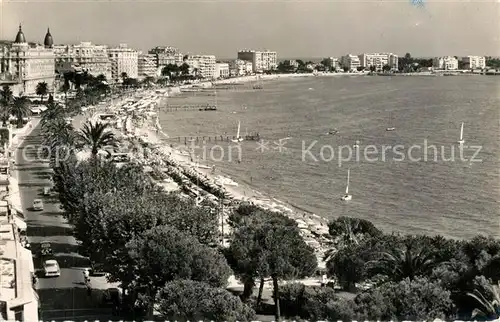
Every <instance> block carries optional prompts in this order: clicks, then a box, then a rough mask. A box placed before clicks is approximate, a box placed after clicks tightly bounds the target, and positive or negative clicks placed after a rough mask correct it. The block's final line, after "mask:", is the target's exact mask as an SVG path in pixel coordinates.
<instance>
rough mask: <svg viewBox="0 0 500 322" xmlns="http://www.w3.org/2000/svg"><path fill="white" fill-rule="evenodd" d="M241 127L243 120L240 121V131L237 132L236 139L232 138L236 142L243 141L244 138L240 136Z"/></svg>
mask: <svg viewBox="0 0 500 322" xmlns="http://www.w3.org/2000/svg"><path fill="white" fill-rule="evenodd" d="M240 127H241V122H240V121H238V132H236V138H235V139H234V140H231V141H233V142H235V143H238V142H241V141H243V138H242V137H241V136H240Z"/></svg>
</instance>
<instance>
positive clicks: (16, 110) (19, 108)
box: [10, 96, 31, 127]
mask: <svg viewBox="0 0 500 322" xmlns="http://www.w3.org/2000/svg"><path fill="white" fill-rule="evenodd" d="M10 112H11V113H12V115H14V116H15V117H16V118H17V127H22V126H23V119H24V118H25V117H28V116H29V115H31V110H30V101H29V100H28V99H27V98H26V97H25V96H20V97H15V98H14V102H13V103H12V107H11V110H10Z"/></svg>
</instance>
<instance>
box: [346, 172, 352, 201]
mask: <svg viewBox="0 0 500 322" xmlns="http://www.w3.org/2000/svg"><path fill="white" fill-rule="evenodd" d="M350 172H351V171H350V169H347V185H346V187H345V194H346V195H347V194H349V175H350Z"/></svg>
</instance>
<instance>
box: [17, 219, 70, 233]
mask: <svg viewBox="0 0 500 322" xmlns="http://www.w3.org/2000/svg"><path fill="white" fill-rule="evenodd" d="M34 222H37V221H36V220H28V221H27V225H28V229H27V231H26V233H27V235H28V237H31V236H33V237H51V236H73V228H70V227H63V226H44V225H36V224H35V223H34Z"/></svg>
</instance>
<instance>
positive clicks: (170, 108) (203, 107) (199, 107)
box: [161, 104, 217, 112]
mask: <svg viewBox="0 0 500 322" xmlns="http://www.w3.org/2000/svg"><path fill="white" fill-rule="evenodd" d="M161 109H162V110H164V111H167V112H175V111H217V105H216V104H184V105H167V106H164V107H161Z"/></svg>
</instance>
